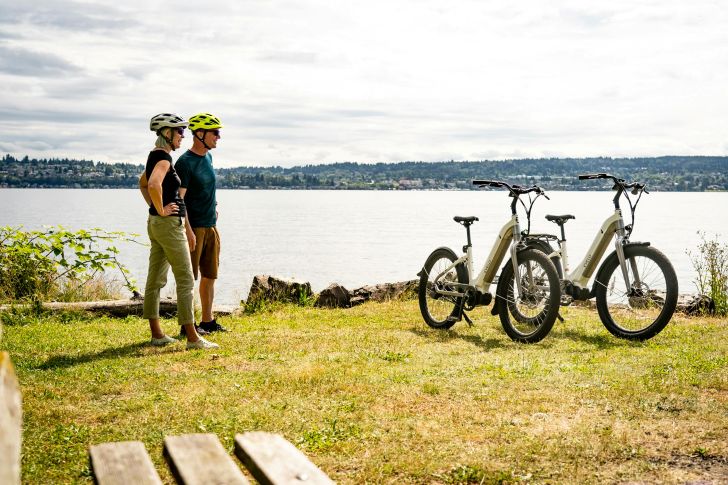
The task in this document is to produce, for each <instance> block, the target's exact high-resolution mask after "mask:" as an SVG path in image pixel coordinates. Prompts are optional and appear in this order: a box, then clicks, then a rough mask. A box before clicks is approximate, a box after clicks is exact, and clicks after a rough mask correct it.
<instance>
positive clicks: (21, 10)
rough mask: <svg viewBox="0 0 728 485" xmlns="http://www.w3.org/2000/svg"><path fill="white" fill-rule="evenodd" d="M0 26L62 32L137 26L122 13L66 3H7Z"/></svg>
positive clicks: (0, 13)
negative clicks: (29, 26) (27, 27)
mask: <svg viewBox="0 0 728 485" xmlns="http://www.w3.org/2000/svg"><path fill="white" fill-rule="evenodd" d="M4 3H5V4H4V5H3V8H2V9H0V25H2V24H5V25H18V24H25V25H32V26H36V27H43V28H54V29H60V30H71V31H84V32H99V31H109V30H122V29H127V28H129V27H132V26H134V25H135V22H134V21H133V20H132V19H131V18H127V17H126V16H125V15H124V14H123V12H122V11H120V10H119V9H116V8H114V7H107V6H103V5H98V4H94V3H87V2H84V3H81V2H73V1H63V0H45V1H32V2H4Z"/></svg>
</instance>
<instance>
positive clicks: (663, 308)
mask: <svg viewBox="0 0 728 485" xmlns="http://www.w3.org/2000/svg"><path fill="white" fill-rule="evenodd" d="M590 179H609V180H611V181H612V182H613V183H614V186H613V190H616V191H617V193H616V195H615V196H614V199H613V203H614V213H613V214H612V215H611V216H609V217H608V218H607V219H606V220H605V221H604V223H603V224H602V226H601V228H600V229H599V231H598V232H597V234H596V236H595V238H594V242H593V243H592V245H591V247H590V248H589V250H588V251H587V254H586V256H584V259H582V261H581V262H580V263H579V264H578V266H577V267H576V268H575V269H574V271H571V268H570V267H569V258H568V253H567V250H566V234H565V232H564V224H565V223H566V221H568V220H569V219H574V216H573V215H571V214H565V215H547V216H546V219H547V220H549V221H552V222H554V223H556V224H557V225H558V226H559V228H560V229H561V237H560V238H559V237H558V236H555V235H551V234H526V235H524V241H525V243H526V245H527V246H529V247H532V248H537V249H540V250H541V251H544V252H545V253H546V254H548V255H549V257H550V258H551V261H552V262H553V263H554V265H555V266H556V270H557V271H558V272H559V276H560V277H561V278H562V304H566V305H568V304H570V303H571V302H572V301H574V300H589V299H591V298H594V297H596V306H597V311H598V312H599V318H600V319H601V320H602V323H603V324H604V326H605V327H606V328H607V330H609V331H610V332H611V333H612V334H614V335H616V336H617V337H621V338H625V339H630V340H646V339H649V338H651V337H653V336H655V335H657V334H658V333H659V332H660V331H661V330H662V329H663V328H665V325H667V323H668V322H669V321H670V319H671V318H672V314H673V313H674V311H675V307H676V305H677V298H678V284H677V276H676V274H675V270H674V269H673V267H672V264H671V263H670V260H669V259H667V257H666V256H665V255H664V254H662V253H661V252H660V251H658V250H657V249H655V248H654V247H652V246H650V243H649V242H634V241H630V239H629V238H630V235H631V234H632V230H633V228H634V216H635V210H636V208H637V204H638V203H639V200H640V198H641V197H642V194H643V193H649V192H647V190H646V189H645V184H642V183H636V182H632V183H627V182H625V181H624V180H623V179H620V178H617V177H615V176H613V175H609V174H606V173H598V174H588V175H579V180H590ZM630 193H631V194H632V195H633V196H636V199H635V200H634V203H633V201H632V199H631V198H630V196H629V194H630ZM622 196H624V197H625V198H626V199H627V201H628V202H629V206H630V211H631V213H632V222H631V223H630V224H628V225H625V223H624V219H623V217H622V210H621V209H620V207H619V201H620V199H621V197H622ZM612 239H613V240H614V252H612V253H611V254H610V255H609V256H607V258H606V259H605V260H604V262H603V263H602V265H601V266H600V267H599V269H598V270H597V273H596V277H595V279H594V283H593V284H592V286H591V287H589V280H590V279H591V276H592V274H593V273H594V270H595V269H596V268H597V265H598V264H599V262H600V261H601V259H602V256H603V255H604V253H605V251H606V249H607V247H608V246H609V243H610V241H611V240H612ZM550 242H555V243H556V244H557V246H558V248H557V249H554V248H553V247H552V246H551V244H550Z"/></svg>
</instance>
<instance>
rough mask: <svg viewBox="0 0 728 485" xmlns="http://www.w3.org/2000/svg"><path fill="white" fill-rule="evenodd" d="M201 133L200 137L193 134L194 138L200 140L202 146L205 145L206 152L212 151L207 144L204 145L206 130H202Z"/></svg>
mask: <svg viewBox="0 0 728 485" xmlns="http://www.w3.org/2000/svg"><path fill="white" fill-rule="evenodd" d="M202 132H203V135H202V136H197V134H195V138H197V139H198V140H200V142H202V144H203V145H205V148H207V149H208V150H212V148H210V147H209V146H207V143H205V135H207V130H202Z"/></svg>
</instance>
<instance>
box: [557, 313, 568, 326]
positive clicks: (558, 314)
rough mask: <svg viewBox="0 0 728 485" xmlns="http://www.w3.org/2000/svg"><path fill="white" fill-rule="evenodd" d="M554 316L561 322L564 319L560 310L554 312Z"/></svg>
mask: <svg viewBox="0 0 728 485" xmlns="http://www.w3.org/2000/svg"><path fill="white" fill-rule="evenodd" d="M556 318H558V319H559V321H560V322H561V323H564V322H565V321H566V320H564V317H562V316H561V312H559V313H557V314H556Z"/></svg>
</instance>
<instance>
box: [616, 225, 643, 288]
mask: <svg viewBox="0 0 728 485" xmlns="http://www.w3.org/2000/svg"><path fill="white" fill-rule="evenodd" d="M627 242H629V240H628V239H627V236H626V232H625V229H624V222H623V221H621V220H620V221H619V222H618V223H617V238H616V240H615V241H614V246H615V250H616V252H617V259H618V260H619V267H620V268H621V270H622V277H623V278H624V285H625V290H626V291H627V295H630V294H632V289H633V288H639V287H640V286H641V283H640V275H639V271H638V269H637V261H635V259H634V258H631V259H630V260H629V265H630V268H631V269H632V275H633V276H634V283H632V282H630V280H629V268H627V258H626V257H625V255H624V246H625V244H626V243H627Z"/></svg>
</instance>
